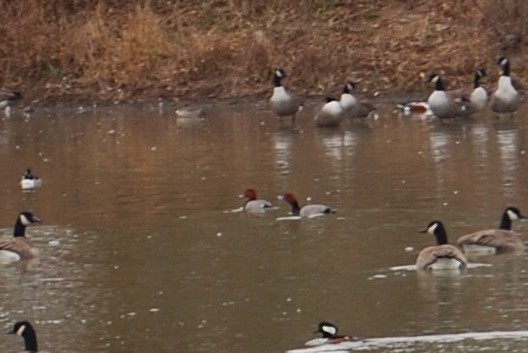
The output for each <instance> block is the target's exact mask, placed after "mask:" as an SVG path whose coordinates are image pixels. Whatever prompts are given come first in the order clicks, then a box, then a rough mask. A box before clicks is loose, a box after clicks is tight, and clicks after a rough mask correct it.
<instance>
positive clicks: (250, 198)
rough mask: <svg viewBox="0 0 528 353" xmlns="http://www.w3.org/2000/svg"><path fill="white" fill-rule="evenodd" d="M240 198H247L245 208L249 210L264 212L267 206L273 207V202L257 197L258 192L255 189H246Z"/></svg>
mask: <svg viewBox="0 0 528 353" xmlns="http://www.w3.org/2000/svg"><path fill="white" fill-rule="evenodd" d="M239 197H240V198H245V199H246V202H245V203H244V206H243V209H244V211H247V212H256V213H258V212H264V211H265V210H266V208H270V207H271V203H270V202H268V201H266V200H259V199H257V193H256V192H255V190H254V189H251V188H249V189H246V190H245V191H244V193H243V194H242V195H240V196H239Z"/></svg>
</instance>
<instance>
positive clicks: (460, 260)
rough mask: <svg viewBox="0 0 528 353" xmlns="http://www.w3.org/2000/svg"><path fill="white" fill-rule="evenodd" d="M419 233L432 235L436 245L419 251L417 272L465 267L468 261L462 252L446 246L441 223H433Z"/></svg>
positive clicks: (444, 233) (444, 232) (445, 237)
mask: <svg viewBox="0 0 528 353" xmlns="http://www.w3.org/2000/svg"><path fill="white" fill-rule="evenodd" d="M420 233H429V234H431V235H434V236H435V238H436V243H437V245H433V246H428V247H426V248H424V249H422V250H421V251H420V253H419V254H418V258H417V259H416V268H417V269H418V270H456V269H465V268H466V267H467V264H468V261H467V259H466V256H465V255H464V254H463V253H462V251H460V249H458V248H457V247H455V246H453V245H451V244H448V242H447V233H446V230H445V228H444V225H443V224H442V222H440V221H433V222H431V223H429V225H428V226H427V228H426V229H424V230H422V231H420Z"/></svg>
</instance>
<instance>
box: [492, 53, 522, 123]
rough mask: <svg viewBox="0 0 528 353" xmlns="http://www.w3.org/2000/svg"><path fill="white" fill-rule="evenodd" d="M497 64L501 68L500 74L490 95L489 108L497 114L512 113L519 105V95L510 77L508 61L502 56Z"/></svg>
mask: <svg viewBox="0 0 528 353" xmlns="http://www.w3.org/2000/svg"><path fill="white" fill-rule="evenodd" d="M497 64H498V65H499V66H500V67H501V69H502V75H501V76H500V77H499V82H498V83H497V89H496V90H495V92H493V95H492V96H491V110H493V112H495V113H497V114H501V113H513V112H515V111H516V110H517V108H518V107H519V104H520V102H521V97H520V95H519V92H517V90H516V89H515V87H513V84H512V80H511V78H510V61H509V60H508V59H507V58H505V57H502V58H500V59H499V60H498V61H497Z"/></svg>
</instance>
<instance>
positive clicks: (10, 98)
mask: <svg viewBox="0 0 528 353" xmlns="http://www.w3.org/2000/svg"><path fill="white" fill-rule="evenodd" d="M20 99H22V95H21V94H20V92H17V91H10V90H6V89H0V109H5V108H6V107H9V106H11V105H12V104H13V103H14V102H16V101H18V100H20Z"/></svg>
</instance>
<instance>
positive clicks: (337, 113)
mask: <svg viewBox="0 0 528 353" xmlns="http://www.w3.org/2000/svg"><path fill="white" fill-rule="evenodd" d="M341 120H343V108H342V107H341V104H340V103H339V102H338V101H337V100H335V98H332V97H327V98H326V103H325V104H324V105H323V106H322V107H321V109H319V111H317V113H316V114H315V117H314V122H315V125H316V126H319V127H335V126H339V123H340V122H341Z"/></svg>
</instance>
